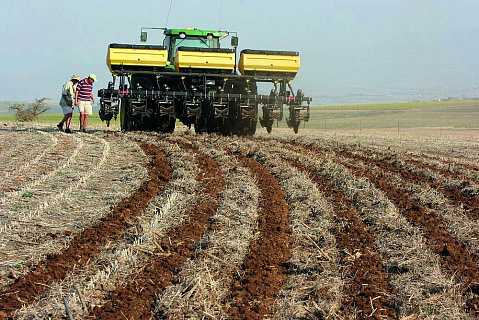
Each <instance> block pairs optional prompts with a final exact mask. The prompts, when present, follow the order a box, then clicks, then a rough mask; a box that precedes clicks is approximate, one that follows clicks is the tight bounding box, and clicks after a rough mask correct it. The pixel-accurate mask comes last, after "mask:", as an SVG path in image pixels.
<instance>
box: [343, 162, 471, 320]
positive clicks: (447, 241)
mask: <svg viewBox="0 0 479 320" xmlns="http://www.w3.org/2000/svg"><path fill="white" fill-rule="evenodd" d="M348 154H349V153H343V156H344V155H348ZM353 159H355V157H353ZM362 160H364V162H365V163H367V164H369V165H373V166H374V165H378V166H380V162H378V161H374V160H372V159H362ZM339 162H340V163H341V164H343V165H344V166H346V167H348V168H349V169H350V170H352V171H353V172H354V174H355V175H357V176H362V177H367V178H368V179H369V180H370V181H371V182H373V183H374V184H375V185H376V186H377V187H378V188H380V189H381V190H383V191H384V192H385V193H386V194H387V196H388V198H389V199H390V200H391V201H393V202H394V203H395V205H396V206H397V207H398V208H399V210H400V212H401V214H403V215H404V216H405V218H406V219H407V220H408V222H409V223H411V224H412V225H414V226H416V227H418V228H419V229H420V230H421V231H422V233H423V236H424V237H425V239H426V241H427V243H428V245H429V246H430V248H431V250H432V251H433V252H435V253H436V254H438V255H439V256H440V258H441V261H440V262H441V265H442V267H443V269H444V270H445V271H446V272H448V273H449V274H451V275H454V276H455V277H456V278H457V279H458V281H459V282H460V283H461V284H462V287H463V290H464V298H465V300H466V308H467V310H468V311H469V312H470V313H471V314H472V315H474V316H479V285H478V283H477V279H479V267H478V262H479V260H478V259H477V257H475V256H474V255H473V254H471V253H470V252H469V250H468V249H467V247H466V245H465V244H464V243H461V242H459V241H458V240H457V239H456V238H455V237H454V236H453V235H452V234H451V233H450V232H449V231H448V230H447V228H446V226H445V225H444V223H443V222H442V221H441V220H440V219H439V218H438V217H437V216H436V215H435V214H434V213H433V212H432V211H429V212H428V211H427V210H426V209H425V208H424V207H423V206H421V204H419V203H417V202H416V201H413V200H411V198H410V196H409V195H408V191H407V190H401V189H400V188H396V187H395V186H393V185H391V184H390V183H389V182H388V178H387V176H385V175H374V174H371V173H370V172H369V171H368V170H366V169H362V168H357V167H355V166H353V165H350V164H348V163H345V162H344V161H339ZM421 182H422V183H427V180H423V181H418V183H421Z"/></svg>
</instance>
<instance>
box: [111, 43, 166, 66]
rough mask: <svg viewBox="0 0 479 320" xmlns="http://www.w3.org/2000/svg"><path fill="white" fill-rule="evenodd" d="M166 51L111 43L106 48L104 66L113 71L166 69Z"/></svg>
mask: <svg viewBox="0 0 479 320" xmlns="http://www.w3.org/2000/svg"><path fill="white" fill-rule="evenodd" d="M167 61H168V51H167V50H166V47H164V46H154V45H135V44H119V43H112V44H110V45H109V46H108V54H107V57H106V64H107V65H108V68H109V69H110V71H111V72H112V73H114V72H115V70H120V69H128V70H131V69H133V70H152V69H161V68H164V67H166V63H167Z"/></svg>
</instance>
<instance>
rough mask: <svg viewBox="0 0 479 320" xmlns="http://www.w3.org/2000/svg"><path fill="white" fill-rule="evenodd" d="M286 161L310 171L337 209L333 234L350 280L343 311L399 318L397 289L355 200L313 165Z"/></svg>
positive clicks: (346, 287)
mask: <svg viewBox="0 0 479 320" xmlns="http://www.w3.org/2000/svg"><path fill="white" fill-rule="evenodd" d="M285 160H287V161H288V162H290V163H291V164H292V165H293V166H295V167H296V168H298V170H301V171H304V172H307V173H308V174H309V176H310V178H311V179H312V180H313V181H314V182H316V184H317V186H318V188H319V190H320V191H321V192H322V193H323V194H325V196H326V197H327V199H329V200H330V201H331V203H332V205H333V207H334V208H335V218H334V219H335V223H336V225H337V226H338V228H337V229H336V230H335V232H333V234H334V237H335V238H336V244H337V248H338V251H339V257H340V260H341V262H340V264H341V265H347V266H350V267H349V269H348V270H347V274H346V275H345V278H347V279H348V280H349V283H347V284H346V286H345V288H344V293H345V296H346V297H347V298H346V299H345V300H344V301H342V306H341V310H342V311H343V312H344V313H345V315H347V314H355V315H356V316H357V317H359V318H366V317H368V318H372V319H384V318H388V319H391V318H396V311H395V310H394V309H393V308H392V307H391V302H390V299H389V297H390V296H393V295H394V294H395V290H394V289H392V288H391V286H390V284H389V278H388V276H387V274H385V273H383V272H382V269H383V263H382V259H381V256H380V255H379V252H378V249H377V247H376V245H375V244H374V237H373V235H371V234H370V233H369V232H368V231H367V228H366V225H365V224H364V222H363V221H362V220H361V219H360V216H359V213H358V211H357V210H356V209H355V207H354V203H353V202H352V201H351V199H349V198H348V197H347V196H346V195H345V194H344V193H343V192H342V191H341V190H340V189H339V188H338V187H336V186H334V185H332V184H331V183H330V182H329V181H328V179H327V178H326V177H324V176H321V175H319V174H317V173H316V172H315V170H314V169H313V168H310V167H306V166H304V165H303V164H301V163H299V162H294V161H291V160H288V159H285ZM348 280H347V281H348Z"/></svg>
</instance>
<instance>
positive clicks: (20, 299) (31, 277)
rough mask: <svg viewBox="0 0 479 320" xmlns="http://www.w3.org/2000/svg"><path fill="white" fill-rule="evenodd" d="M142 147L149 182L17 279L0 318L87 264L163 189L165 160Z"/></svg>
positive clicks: (1, 303)
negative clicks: (77, 266)
mask: <svg viewBox="0 0 479 320" xmlns="http://www.w3.org/2000/svg"><path fill="white" fill-rule="evenodd" d="M141 147H142V149H143V150H144V151H145V153H146V154H147V155H148V156H149V157H150V162H149V163H148V179H147V180H146V181H145V182H144V183H143V184H142V185H141V186H140V187H139V188H138V190H137V191H135V192H134V193H132V194H131V195H130V196H128V197H127V198H126V199H124V200H123V201H122V202H121V203H119V204H118V205H117V206H116V207H115V208H114V209H113V210H112V211H111V212H110V213H109V214H108V215H107V216H106V217H104V218H102V219H101V220H100V222H98V223H97V224H96V225H95V226H93V227H92V228H88V229H85V230H84V231H83V232H82V233H81V234H80V235H78V236H77V237H76V238H75V240H74V241H73V242H72V244H71V246H70V247H69V248H68V249H67V250H65V251H63V252H62V253H60V254H58V255H53V256H48V257H47V259H46V260H45V262H44V263H43V264H41V265H39V266H38V267H37V268H36V270H34V271H32V272H31V273H29V274H27V275H26V276H24V277H21V278H19V279H18V280H17V281H16V282H15V283H14V284H13V285H11V286H10V287H8V288H7V289H6V290H5V291H4V292H2V293H1V294H0V310H1V311H0V319H1V318H6V317H7V316H8V315H11V314H12V313H13V312H14V311H15V310H17V309H19V308H20V307H21V306H22V304H30V303H31V302H32V301H33V300H34V298H35V297H36V296H37V295H39V294H41V293H42V292H44V291H45V289H46V288H47V286H46V285H47V284H48V283H50V282H53V281H61V280H62V279H64V278H65V276H66V275H67V274H68V272H70V271H71V270H72V269H73V268H74V267H75V265H76V264H85V263H88V261H89V260H90V258H91V257H92V256H95V255H96V254H97V253H98V252H99V250H100V248H101V247H102V246H103V245H105V244H106V243H107V242H108V241H112V240H115V239H116V238H117V237H118V236H119V235H120V234H121V233H122V232H123V231H124V230H125V229H126V226H127V223H128V222H129V221H130V220H131V219H134V218H135V217H136V216H137V215H138V214H139V213H140V212H141V211H142V210H144V209H145V208H146V206H147V205H148V203H149V200H150V199H151V198H152V197H154V196H156V195H157V194H159V193H160V192H161V191H162V190H163V188H164V186H165V184H166V181H167V180H169V179H170V177H171V168H170V166H169V163H168V158H167V157H166V156H165V154H164V153H163V152H161V151H160V150H159V149H158V148H157V147H155V146H152V145H148V144H144V143H143V144H141Z"/></svg>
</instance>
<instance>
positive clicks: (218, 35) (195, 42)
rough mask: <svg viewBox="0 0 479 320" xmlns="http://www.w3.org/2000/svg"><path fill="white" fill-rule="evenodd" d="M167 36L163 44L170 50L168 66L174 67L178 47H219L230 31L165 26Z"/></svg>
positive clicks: (143, 37) (143, 35)
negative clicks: (169, 27) (167, 27)
mask: <svg viewBox="0 0 479 320" xmlns="http://www.w3.org/2000/svg"><path fill="white" fill-rule="evenodd" d="M163 30H164V32H163V33H164V35H165V38H164V40H163V46H164V47H166V48H167V51H168V67H167V68H171V69H174V63H175V57H176V53H177V51H178V48H199V49H219V48H220V40H221V39H223V38H225V37H227V36H228V35H229V33H228V32H222V31H214V30H199V29H196V28H195V29H192V28H184V29H166V28H164V29H163ZM146 37H147V35H146V32H144V31H143V29H142V33H141V37H140V39H141V41H142V42H145V41H146ZM237 39H238V38H237V37H236V36H234V37H232V41H231V45H232V46H234V47H236V46H237V42H238V40H237Z"/></svg>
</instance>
